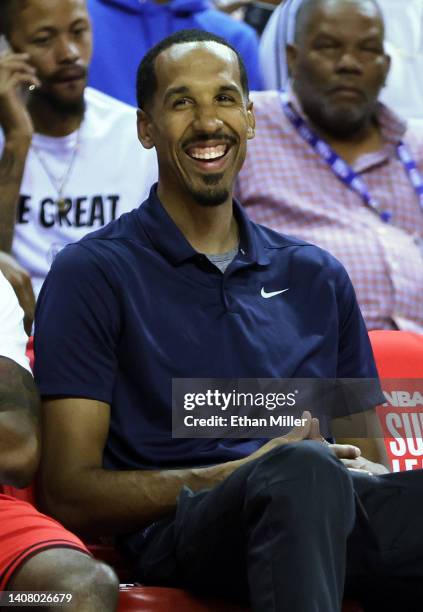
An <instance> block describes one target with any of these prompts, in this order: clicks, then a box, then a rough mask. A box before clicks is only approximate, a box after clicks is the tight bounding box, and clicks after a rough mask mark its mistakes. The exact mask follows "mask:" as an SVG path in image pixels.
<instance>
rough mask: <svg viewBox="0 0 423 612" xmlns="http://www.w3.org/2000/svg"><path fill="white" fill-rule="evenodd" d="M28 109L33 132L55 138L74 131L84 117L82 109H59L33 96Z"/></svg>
mask: <svg viewBox="0 0 423 612" xmlns="http://www.w3.org/2000/svg"><path fill="white" fill-rule="evenodd" d="M28 110H29V113H30V115H31V119H32V122H33V125H34V130H35V132H37V133H38V134H43V135H45V136H54V137H56V138H58V137H61V136H68V135H69V134H72V132H75V131H76V130H77V129H78V128H79V126H80V125H81V122H82V120H83V118H84V112H83V111H81V112H80V113H66V112H63V111H59V110H58V109H55V108H54V107H53V106H52V105H50V104H48V103H47V102H46V101H45V100H43V99H41V98H38V97H35V96H34V97H31V98H30V100H29V102H28Z"/></svg>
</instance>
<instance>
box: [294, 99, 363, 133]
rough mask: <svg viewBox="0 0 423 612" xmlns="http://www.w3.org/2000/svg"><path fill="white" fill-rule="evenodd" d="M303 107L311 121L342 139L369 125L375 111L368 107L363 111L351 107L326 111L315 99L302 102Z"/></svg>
mask: <svg viewBox="0 0 423 612" xmlns="http://www.w3.org/2000/svg"><path fill="white" fill-rule="evenodd" d="M302 107H303V110H304V112H305V114H306V115H307V117H308V118H309V119H310V121H311V122H312V123H313V124H314V125H315V126H316V127H317V128H320V129H321V130H323V131H324V132H325V133H327V134H330V136H333V137H335V138H339V139H340V140H344V139H346V140H347V139H349V138H351V137H352V136H354V135H356V134H359V133H360V132H361V130H362V129H363V128H364V127H365V126H366V125H368V123H369V121H370V119H371V117H372V115H373V113H372V112H370V109H368V108H366V109H364V110H363V111H362V112H354V111H353V110H350V109H339V110H331V111H329V112H327V111H326V109H325V107H324V106H323V105H322V104H320V103H315V102H314V101H311V102H309V101H305V102H302Z"/></svg>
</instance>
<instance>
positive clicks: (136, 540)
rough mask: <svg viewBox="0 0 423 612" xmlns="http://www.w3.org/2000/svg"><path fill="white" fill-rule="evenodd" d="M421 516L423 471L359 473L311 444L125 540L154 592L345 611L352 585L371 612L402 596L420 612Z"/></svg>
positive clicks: (267, 610)
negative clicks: (177, 590) (170, 589)
mask: <svg viewBox="0 0 423 612" xmlns="http://www.w3.org/2000/svg"><path fill="white" fill-rule="evenodd" d="M422 516H423V472H421V471H420V472H407V473H402V474H389V475H386V476H379V477H377V476H373V477H372V476H368V475H366V474H355V473H352V472H349V471H348V470H346V469H345V467H344V466H343V464H342V463H341V462H340V461H338V460H337V459H336V458H335V457H334V456H333V454H332V453H330V452H329V451H328V450H327V448H326V447H324V446H323V445H321V444H319V443H317V442H311V441H304V442H299V443H295V444H288V445H285V446H281V447H279V448H277V449H274V450H273V451H271V452H269V453H267V454H265V455H263V456H262V457H260V458H259V459H257V460H255V461H252V462H250V463H248V464H246V465H244V466H243V467H241V468H239V469H238V470H236V471H235V472H234V473H233V474H232V475H231V476H229V477H228V478H227V479H226V480H225V481H224V482H222V483H221V484H219V485H218V486H216V487H214V488H213V489H210V490H205V491H201V492H199V493H192V492H191V491H190V490H189V489H184V490H183V491H182V492H181V495H180V497H179V500H178V505H177V509H176V512H175V514H174V515H173V516H171V517H168V518H166V519H164V520H162V521H160V522H158V523H155V524H154V525H153V526H152V527H151V528H150V529H148V530H147V532H140V533H139V534H133V535H131V536H129V537H128V538H126V539H125V542H124V550H125V551H126V552H127V553H128V554H129V555H130V556H131V557H132V559H133V561H134V563H135V570H136V577H137V579H138V580H139V581H140V582H142V583H143V584H150V585H162V586H175V587H181V588H186V589H188V590H191V591H193V592H194V593H199V594H202V595H206V596H207V595H211V596H220V597H224V598H226V599H233V600H234V601H239V602H247V603H249V605H250V607H251V609H252V610H253V611H254V612H339V610H340V609H341V601H342V597H343V593H344V588H345V586H346V588H347V589H348V590H349V592H351V593H352V594H358V596H359V597H360V598H361V600H362V601H365V602H367V608H366V609H368V610H372V611H373V610H375V611H376V610H379V606H380V610H381V611H382V610H383V611H384V612H386V610H388V609H391V608H389V606H392V610H393V609H395V608H394V607H393V606H394V605H395V606H396V605H397V603H395V604H394V597H398V598H399V599H398V602H399V603H400V604H401V607H400V608H398V610H399V612H414V611H415V612H417V611H419V610H420V611H421V610H423V588H422V582H421V581H422V579H423V539H422V533H423V520H422V518H421V517H422ZM387 579H389V584H388V583H387ZM410 593H411V594H410ZM416 597H419V602H418V605H417V604H416V607H415V608H413V607H412V606H413V605H414V603H413V602H414V600H415V598H416ZM405 598H408V599H407V602H406V601H405ZM408 600H409V601H408ZM387 606H388V607H387ZM407 606H411V607H407Z"/></svg>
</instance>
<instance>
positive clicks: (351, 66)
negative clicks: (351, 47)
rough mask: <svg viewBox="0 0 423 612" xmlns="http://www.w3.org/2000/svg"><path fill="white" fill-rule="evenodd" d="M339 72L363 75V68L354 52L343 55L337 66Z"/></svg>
mask: <svg viewBox="0 0 423 612" xmlns="http://www.w3.org/2000/svg"><path fill="white" fill-rule="evenodd" d="M336 70H337V72H353V73H355V74H361V72H362V70H363V66H362V64H361V61H360V60H359V58H358V57H357V55H356V54H355V53H354V52H352V51H345V52H344V53H342V55H341V57H340V58H339V60H338V62H337V64H336Z"/></svg>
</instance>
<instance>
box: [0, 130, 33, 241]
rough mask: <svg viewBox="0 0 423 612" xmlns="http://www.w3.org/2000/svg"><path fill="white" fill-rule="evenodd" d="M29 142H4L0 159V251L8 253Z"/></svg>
mask: <svg viewBox="0 0 423 612" xmlns="http://www.w3.org/2000/svg"><path fill="white" fill-rule="evenodd" d="M30 144H31V140H30V139H28V138H27V137H24V136H18V135H17V136H16V137H11V138H8V139H7V140H6V143H5V145H4V149H3V154H2V156H1V159H0V251H6V252H10V250H11V248H12V242H13V232H14V227H15V222H16V206H17V202H18V198H19V190H20V186H21V182H22V176H23V172H24V169H25V162H26V157H27V154H28V149H29V147H30Z"/></svg>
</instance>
